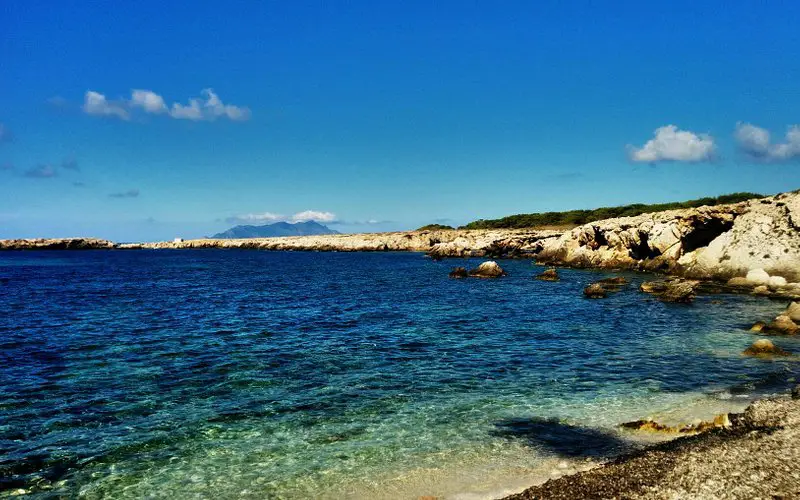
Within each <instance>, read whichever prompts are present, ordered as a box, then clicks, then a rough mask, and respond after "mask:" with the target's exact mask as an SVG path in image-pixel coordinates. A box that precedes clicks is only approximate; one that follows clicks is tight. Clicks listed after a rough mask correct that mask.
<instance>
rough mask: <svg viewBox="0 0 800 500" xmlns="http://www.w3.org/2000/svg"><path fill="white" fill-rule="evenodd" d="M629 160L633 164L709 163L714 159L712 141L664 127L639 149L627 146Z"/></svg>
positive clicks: (668, 126) (670, 126) (704, 136)
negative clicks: (667, 162)
mask: <svg viewBox="0 0 800 500" xmlns="http://www.w3.org/2000/svg"><path fill="white" fill-rule="evenodd" d="M628 148H629V151H630V159H631V161H635V162H644V163H655V162H660V161H689V162H698V161H710V160H712V159H713V158H714V151H715V149H716V147H715V146H714V139H712V138H711V137H710V136H708V135H706V134H695V133H694V132H689V131H687V130H679V129H678V127H676V126H675V125H666V126H664V127H660V128H658V129H656V131H655V137H654V138H652V139H650V140H649V141H647V143H645V145H644V146H642V147H641V148H636V147H633V146H628Z"/></svg>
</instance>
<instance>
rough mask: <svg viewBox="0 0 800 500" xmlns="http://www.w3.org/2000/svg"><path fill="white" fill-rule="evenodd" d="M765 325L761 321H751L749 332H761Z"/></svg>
mask: <svg viewBox="0 0 800 500" xmlns="http://www.w3.org/2000/svg"><path fill="white" fill-rule="evenodd" d="M766 327H767V324H766V323H764V322H763V321H756V322H755V323H753V326H751V327H750V331H751V332H763V331H764V328H766Z"/></svg>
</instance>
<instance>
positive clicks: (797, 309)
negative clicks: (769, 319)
mask: <svg viewBox="0 0 800 500" xmlns="http://www.w3.org/2000/svg"><path fill="white" fill-rule="evenodd" d="M783 314H785V315H786V316H789V319H791V320H792V321H794V322H795V323H797V322H798V321H800V302H792V303H791V304H789V307H788V308H787V309H786V312H784V313H783Z"/></svg>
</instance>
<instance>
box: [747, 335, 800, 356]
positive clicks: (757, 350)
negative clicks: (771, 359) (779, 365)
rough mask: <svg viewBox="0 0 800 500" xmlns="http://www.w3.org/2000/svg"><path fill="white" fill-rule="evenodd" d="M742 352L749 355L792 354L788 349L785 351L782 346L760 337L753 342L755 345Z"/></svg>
mask: <svg viewBox="0 0 800 500" xmlns="http://www.w3.org/2000/svg"><path fill="white" fill-rule="evenodd" d="M742 354H745V355H747V356H791V355H792V354H791V353H790V352H788V351H784V350H783V349H781V348H780V347H778V346H776V345H775V344H773V343H772V342H771V341H769V340H767V339H758V340H756V341H755V342H753V345H751V346H750V347H748V348H747V349H745V350H744V352H743V353H742Z"/></svg>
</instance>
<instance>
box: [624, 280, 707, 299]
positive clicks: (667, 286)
mask: <svg viewBox="0 0 800 500" xmlns="http://www.w3.org/2000/svg"><path fill="white" fill-rule="evenodd" d="M697 284H698V283H697V282H694V281H680V280H672V281H645V282H644V283H642V284H641V285H640V286H639V290H641V291H643V292H645V293H651V294H653V295H655V296H656V297H658V298H659V299H661V300H663V301H664V302H678V303H683V304H688V303H689V302H691V301H693V300H694V298H695V296H696V295H697V293H696V292H695V287H696V286H697Z"/></svg>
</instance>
